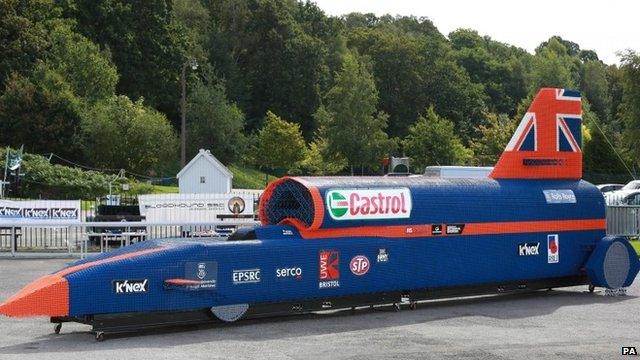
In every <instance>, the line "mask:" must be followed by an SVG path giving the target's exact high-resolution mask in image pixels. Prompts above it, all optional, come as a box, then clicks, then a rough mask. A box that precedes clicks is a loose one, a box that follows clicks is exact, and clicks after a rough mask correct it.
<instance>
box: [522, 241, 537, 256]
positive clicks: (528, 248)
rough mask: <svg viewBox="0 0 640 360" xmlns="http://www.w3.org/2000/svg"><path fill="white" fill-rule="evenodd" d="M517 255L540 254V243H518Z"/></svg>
mask: <svg viewBox="0 0 640 360" xmlns="http://www.w3.org/2000/svg"><path fill="white" fill-rule="evenodd" d="M518 255H519V256H531V255H540V243H524V244H520V245H518Z"/></svg>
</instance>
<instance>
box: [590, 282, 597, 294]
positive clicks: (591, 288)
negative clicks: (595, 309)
mask: <svg viewBox="0 0 640 360" xmlns="http://www.w3.org/2000/svg"><path fill="white" fill-rule="evenodd" d="M595 290H596V286H595V285H591V284H589V292H590V293H593V292H594V291H595Z"/></svg>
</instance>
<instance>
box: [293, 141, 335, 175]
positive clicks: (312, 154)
mask: <svg viewBox="0 0 640 360" xmlns="http://www.w3.org/2000/svg"><path fill="white" fill-rule="evenodd" d="M346 167H347V160H346V159H345V158H343V157H340V155H336V154H333V155H331V154H329V152H328V151H327V142H326V141H325V140H324V139H322V138H318V139H316V140H314V141H312V142H311V143H310V144H309V148H308V149H307V151H306V154H305V158H304V159H303V160H302V161H301V162H300V164H299V169H298V172H300V173H304V174H310V175H334V174H337V173H339V172H340V171H342V170H343V169H344V168H346Z"/></svg>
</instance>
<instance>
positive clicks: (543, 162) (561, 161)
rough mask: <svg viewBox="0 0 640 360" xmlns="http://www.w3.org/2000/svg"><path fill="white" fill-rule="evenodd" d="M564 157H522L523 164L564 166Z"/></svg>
mask: <svg viewBox="0 0 640 360" xmlns="http://www.w3.org/2000/svg"><path fill="white" fill-rule="evenodd" d="M566 162H567V161H566V160H565V159H522V165H524V166H564V165H565V164H566Z"/></svg>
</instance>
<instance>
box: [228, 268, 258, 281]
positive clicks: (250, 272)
mask: <svg viewBox="0 0 640 360" xmlns="http://www.w3.org/2000/svg"><path fill="white" fill-rule="evenodd" d="M259 282H260V269H257V268H256V269H243V270H233V284H234V285H238V284H255V283H259Z"/></svg>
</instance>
